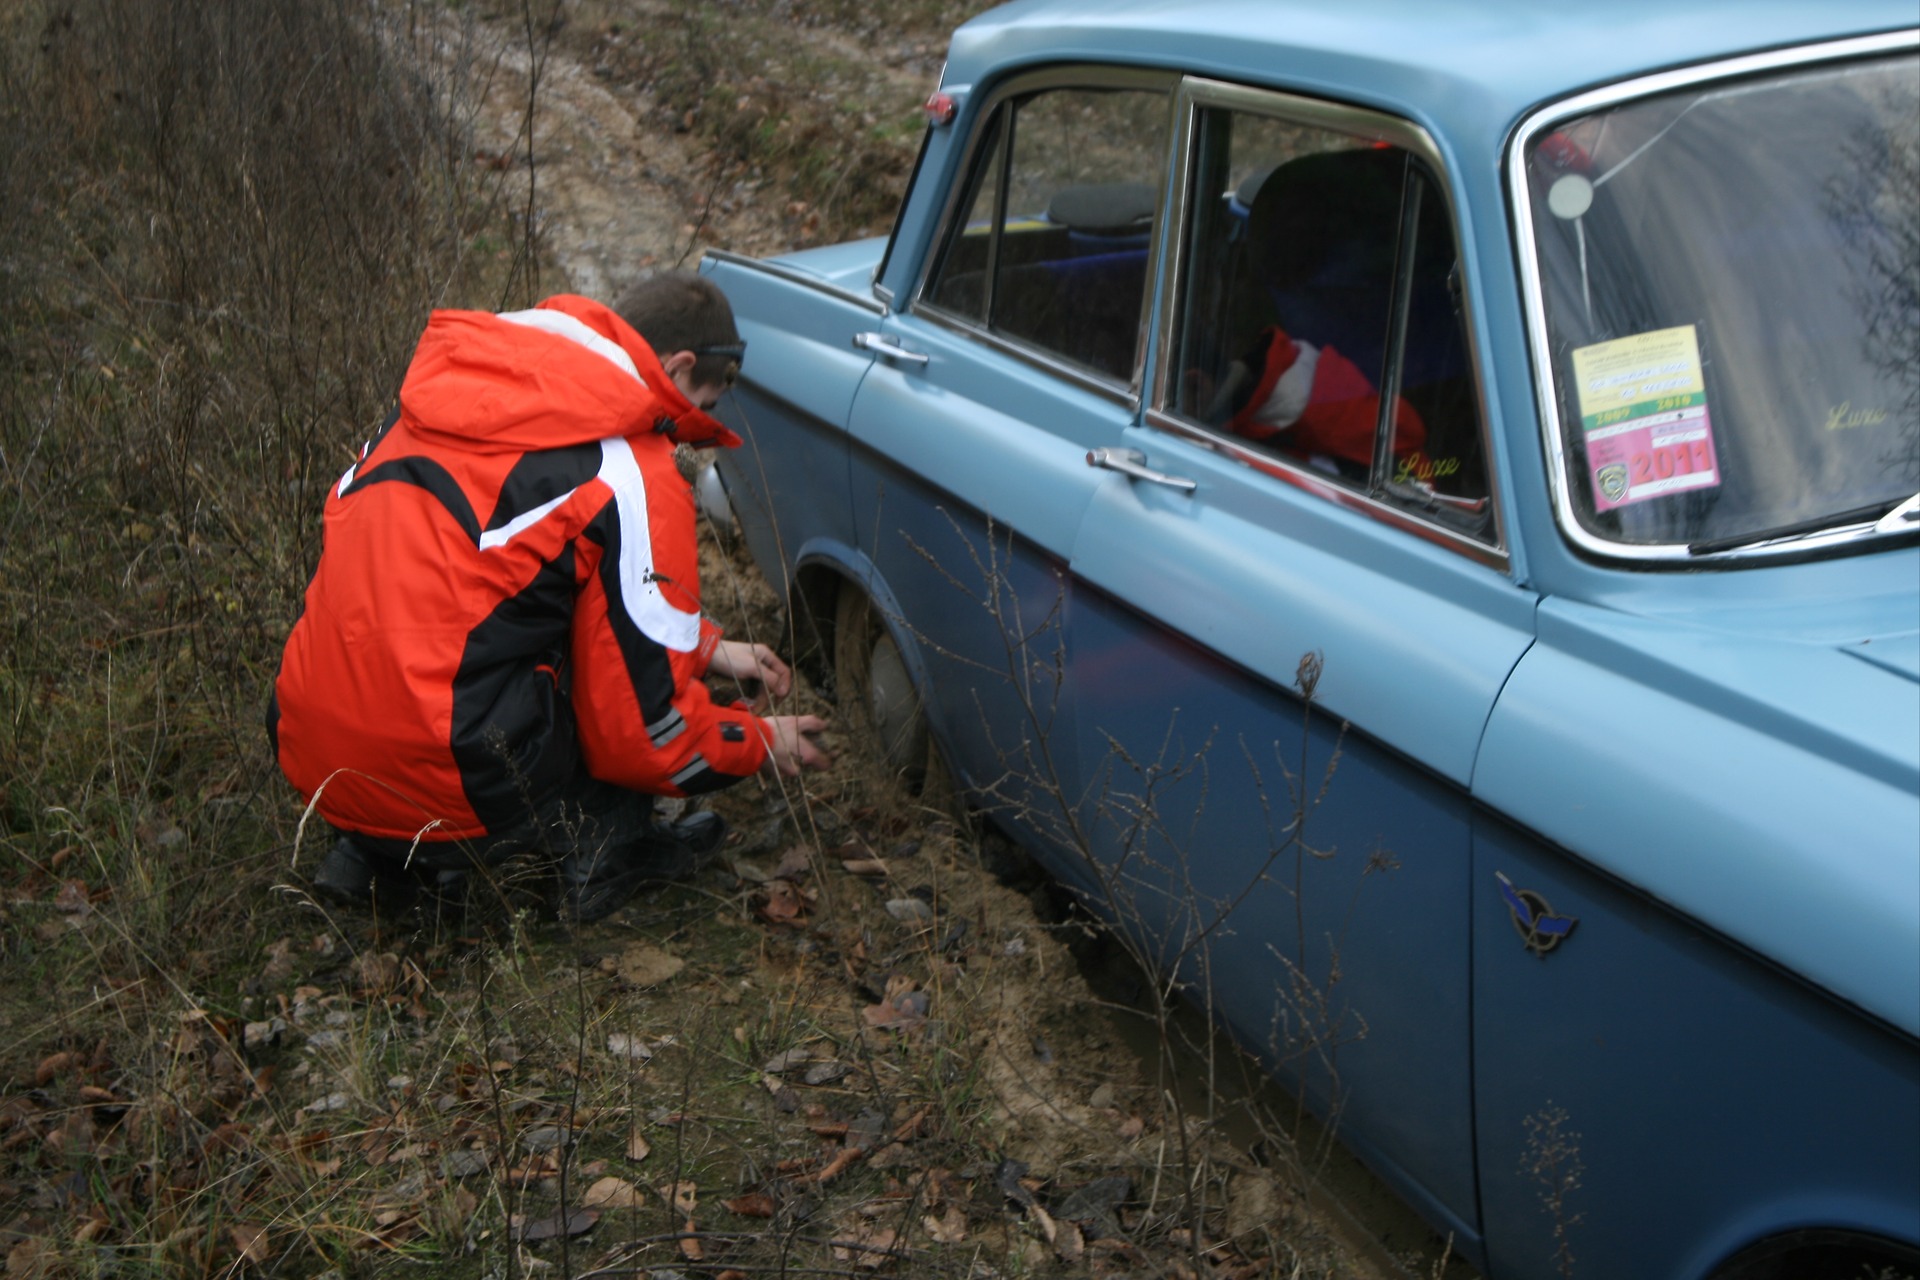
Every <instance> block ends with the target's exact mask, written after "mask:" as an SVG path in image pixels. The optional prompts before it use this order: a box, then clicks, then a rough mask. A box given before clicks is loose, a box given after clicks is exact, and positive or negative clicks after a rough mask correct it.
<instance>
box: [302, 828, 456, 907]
mask: <svg viewBox="0 0 1920 1280" xmlns="http://www.w3.org/2000/svg"><path fill="white" fill-rule="evenodd" d="M313 888H314V892H316V893H318V894H319V895H320V896H321V897H323V898H325V899H327V901H329V902H332V903H334V904H336V905H338V906H344V907H371V908H377V909H378V910H379V911H380V912H381V913H382V914H383V915H387V916H397V915H399V914H400V913H401V912H403V911H406V910H407V909H409V908H410V907H414V906H420V905H426V906H430V907H432V908H433V909H434V910H436V911H439V912H441V913H442V914H445V913H447V912H448V911H450V910H457V909H458V908H459V907H460V906H461V905H463V902H464V899H465V897H466V891H467V873H466V871H464V870H462V869H460V868H455V867H442V868H438V869H433V868H428V867H409V866H405V865H402V864H401V863H399V862H396V861H394V860H393V859H392V858H389V857H386V856H385V855H383V854H378V853H370V852H368V851H367V850H366V849H363V848H361V846H360V844H359V843H358V842H357V841H355V840H354V838H353V837H352V836H341V837H340V838H339V839H338V840H335V841H334V842H333V847H332V848H330V849H328V850H327V852H326V854H325V855H324V856H323V857H322V858H321V859H320V865H319V866H318V867H316V868H315V869H314V872H313Z"/></svg>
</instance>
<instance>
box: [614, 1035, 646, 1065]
mask: <svg viewBox="0 0 1920 1280" xmlns="http://www.w3.org/2000/svg"><path fill="white" fill-rule="evenodd" d="M607 1052H608V1053H610V1054H612V1055H613V1056H614V1057H616V1058H626V1059H628V1060H629V1061H631V1062H651V1061H652V1060H653V1048H652V1047H651V1046H650V1045H648V1044H647V1042H646V1041H645V1040H642V1039H641V1038H640V1037H639V1036H630V1035H628V1034H627V1033H626V1032H624V1031H616V1032H614V1033H613V1034H612V1035H610V1036H608V1037H607Z"/></svg>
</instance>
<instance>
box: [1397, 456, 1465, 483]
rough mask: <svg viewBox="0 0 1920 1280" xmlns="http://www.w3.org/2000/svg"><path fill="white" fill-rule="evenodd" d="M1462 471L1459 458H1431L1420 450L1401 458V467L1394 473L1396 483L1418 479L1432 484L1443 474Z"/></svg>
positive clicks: (1453, 473)
mask: <svg viewBox="0 0 1920 1280" xmlns="http://www.w3.org/2000/svg"><path fill="white" fill-rule="evenodd" d="M1459 471H1460V459H1458V458H1429V457H1428V456H1427V455H1426V454H1424V453H1421V452H1420V451H1419V450H1417V449H1416V450H1415V451H1414V452H1412V453H1410V454H1408V455H1407V456H1406V457H1404V458H1402V459H1400V469H1399V470H1398V471H1396V472H1394V473H1393V482H1394V483H1395V484H1408V483H1410V482H1412V481H1415V480H1418V481H1419V482H1420V483H1421V484H1432V483H1433V482H1434V481H1435V480H1436V479H1438V478H1439V477H1441V476H1451V475H1457V474H1459Z"/></svg>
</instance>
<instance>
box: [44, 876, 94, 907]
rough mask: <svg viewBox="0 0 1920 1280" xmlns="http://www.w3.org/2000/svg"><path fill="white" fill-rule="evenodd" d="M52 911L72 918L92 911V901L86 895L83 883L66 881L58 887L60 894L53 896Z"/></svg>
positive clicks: (85, 887)
mask: <svg viewBox="0 0 1920 1280" xmlns="http://www.w3.org/2000/svg"><path fill="white" fill-rule="evenodd" d="M53 909H54V910H55V911H59V912H63V913H65V914H67V915H72V916H83V915H86V914H87V913H88V912H89V911H92V910H93V901H92V899H91V898H90V897H89V896H88V894H87V886H86V883H85V882H84V881H80V880H67V881H63V882H62V883H61V885H60V892H59V893H58V894H56V895H54V899H53Z"/></svg>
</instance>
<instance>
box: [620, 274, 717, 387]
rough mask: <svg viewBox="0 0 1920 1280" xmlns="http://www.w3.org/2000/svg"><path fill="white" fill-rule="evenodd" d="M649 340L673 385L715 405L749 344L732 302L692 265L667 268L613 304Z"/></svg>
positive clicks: (643, 281) (627, 292) (633, 288)
mask: <svg viewBox="0 0 1920 1280" xmlns="http://www.w3.org/2000/svg"><path fill="white" fill-rule="evenodd" d="M613 309H614V310H615V311H616V312H618V313H619V315H620V318H621V319H622V320H625V321H626V322H627V323H628V324H630V325H632V326H633V328H634V331H635V332H637V333H638V334H639V335H640V336H641V337H643V338H645V339H646V340H647V345H648V346H650V347H652V348H653V351H654V354H655V355H657V356H659V357H660V365H661V367H662V368H663V369H665V370H666V371H667V376H668V377H669V378H672V379H673V381H674V385H676V386H678V387H679V388H680V390H681V391H683V392H685V393H686V395H687V398H688V399H689V400H692V401H693V402H694V403H695V404H696V405H698V406H700V408H702V409H707V410H710V409H712V408H713V406H714V405H715V404H716V403H717V402H718V401H719V399H720V395H721V393H722V392H724V391H725V390H726V389H727V388H728V387H730V386H732V385H733V380H734V378H735V377H736V376H737V375H738V374H739V372H740V361H741V360H742V359H743V358H745V356H746V344H744V343H743V342H741V341H740V331H739V330H738V329H736V328H735V327H734V324H733V307H732V306H731V305H729V304H728V302H727V295H726V294H724V293H722V292H720V288H719V286H718V285H716V284H714V283H713V282H712V281H711V280H708V279H707V278H706V277H704V276H699V275H695V274H694V273H693V272H691V271H663V272H660V273H659V274H657V275H651V276H648V277H647V278H646V279H645V280H642V281H640V282H639V283H638V284H636V285H634V286H633V287H631V288H629V289H628V290H627V291H626V292H625V293H623V294H621V295H620V298H619V300H618V301H616V302H615V303H614V304H613Z"/></svg>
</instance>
